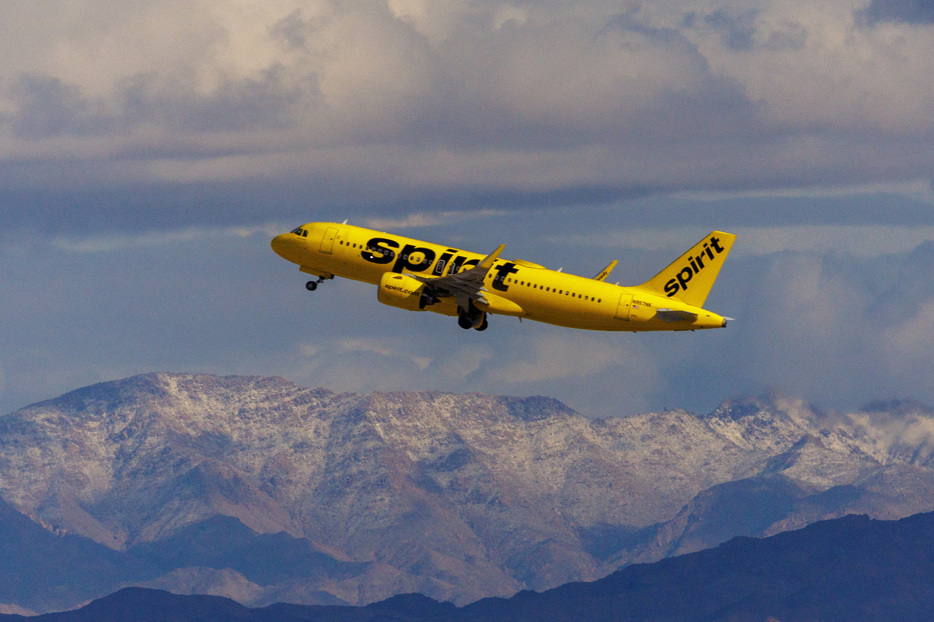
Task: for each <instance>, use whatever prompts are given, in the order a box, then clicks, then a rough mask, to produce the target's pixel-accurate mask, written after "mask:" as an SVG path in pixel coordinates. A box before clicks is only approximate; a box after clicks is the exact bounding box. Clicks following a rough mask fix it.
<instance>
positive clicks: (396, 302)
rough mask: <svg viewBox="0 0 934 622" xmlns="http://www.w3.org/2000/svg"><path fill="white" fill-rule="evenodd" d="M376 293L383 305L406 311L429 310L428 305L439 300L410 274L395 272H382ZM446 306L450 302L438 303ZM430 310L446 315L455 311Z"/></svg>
mask: <svg viewBox="0 0 934 622" xmlns="http://www.w3.org/2000/svg"><path fill="white" fill-rule="evenodd" d="M376 295H377V298H378V300H379V301H380V302H381V303H383V304H384V305H389V306H390V307H399V308H400V309H405V310H407V311H426V310H429V309H428V307H430V306H432V305H434V304H437V303H439V302H441V300H440V299H439V298H437V297H436V296H434V295H433V294H432V292H431V289H430V288H428V287H426V285H425V284H424V283H422V282H420V281H417V280H415V279H413V278H412V277H410V276H406V275H404V274H398V273H396V272H385V273H383V276H381V277H380V279H379V289H378V290H377V293H376ZM447 306H451V304H450V303H448V304H442V305H440V307H447ZM430 310H431V311H438V312H441V313H446V315H453V314H455V313H456V309H454V313H450V312H448V311H449V310H448V309H441V308H435V309H430Z"/></svg>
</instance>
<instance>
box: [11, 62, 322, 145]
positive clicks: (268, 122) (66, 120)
mask: <svg viewBox="0 0 934 622" xmlns="http://www.w3.org/2000/svg"><path fill="white" fill-rule="evenodd" d="M315 92H316V85H315V83H314V80H313V77H312V78H309V79H308V80H306V82H305V83H303V84H288V83H287V82H286V81H285V80H284V79H283V76H282V69H281V67H272V68H270V69H268V70H266V71H263V72H262V73H261V75H260V77H259V78H258V79H251V78H247V79H243V80H239V81H227V82H224V83H222V84H220V85H219V86H218V87H217V88H216V89H214V90H213V92H211V93H209V94H205V95H201V94H198V93H195V92H193V91H190V90H179V89H178V88H177V87H174V86H173V85H172V84H171V83H169V82H168V81H166V80H165V79H163V78H160V77H159V76H158V75H157V74H155V73H146V74H138V75H135V76H132V77H129V78H125V79H123V80H120V81H119V82H118V83H117V85H116V95H115V97H114V98H113V101H112V102H109V103H108V102H104V101H103V100H101V99H99V98H98V99H96V100H95V99H92V98H89V97H87V96H85V95H84V94H83V93H82V91H81V88H80V86H78V85H74V84H65V83H63V82H62V81H61V80H59V79H58V78H55V77H52V76H46V75H24V76H21V77H20V78H19V79H17V81H16V83H15V85H14V87H13V89H12V94H13V101H14V106H15V110H14V111H13V112H12V113H10V114H9V115H8V122H9V123H10V124H11V125H12V127H13V130H14V132H15V134H16V136H18V137H19V138H22V139H24V140H39V139H43V138H50V137H56V136H67V135H73V136H88V135H104V134H107V133H112V132H117V133H126V132H131V131H133V130H135V129H137V128H139V127H140V126H144V125H152V124H155V125H157V126H161V127H162V128H163V129H164V130H168V131H173V132H197V133H202V132H207V133H210V132H222V131H244V130H251V129H274V128H282V127H284V126H285V125H286V124H287V123H289V122H291V121H294V117H293V112H294V111H295V109H296V107H297V106H298V105H299V103H304V104H305V105H313V104H314V97H315V94H316V93H315ZM191 155H194V154H191Z"/></svg>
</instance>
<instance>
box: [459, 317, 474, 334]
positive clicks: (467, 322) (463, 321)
mask: <svg viewBox="0 0 934 622" xmlns="http://www.w3.org/2000/svg"><path fill="white" fill-rule="evenodd" d="M457 325H458V326H460V327H461V328H463V329H464V330H468V329H470V328H473V322H472V321H471V319H470V318H469V317H467V314H466V313H461V314H460V315H458V316H457Z"/></svg>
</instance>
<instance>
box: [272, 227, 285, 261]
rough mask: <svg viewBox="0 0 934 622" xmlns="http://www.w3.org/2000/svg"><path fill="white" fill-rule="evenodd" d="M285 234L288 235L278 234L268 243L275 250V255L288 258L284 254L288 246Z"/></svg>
mask: <svg viewBox="0 0 934 622" xmlns="http://www.w3.org/2000/svg"><path fill="white" fill-rule="evenodd" d="M286 236H288V234H287V233H282V234H279V235H277V236H276V237H274V238H273V239H272V242H270V243H269V245H270V246H272V250H274V251H275V252H276V255H279V257H282V258H283V259H288V258H287V257H286V256H285V249H286V247H287V246H288V243H287V242H286Z"/></svg>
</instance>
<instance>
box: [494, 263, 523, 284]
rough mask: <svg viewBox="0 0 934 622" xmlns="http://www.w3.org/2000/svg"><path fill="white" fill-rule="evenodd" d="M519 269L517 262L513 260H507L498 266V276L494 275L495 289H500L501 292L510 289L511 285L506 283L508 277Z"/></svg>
mask: <svg viewBox="0 0 934 622" xmlns="http://www.w3.org/2000/svg"><path fill="white" fill-rule="evenodd" d="M518 271H519V269H518V268H516V264H514V263H513V262H511V261H507V262H506V263H504V264H503V265H501V266H499V267H498V268H496V276H495V277H493V289H498V290H499V291H501V292H504V291H506V290H508V289H509V286H508V285H506V283H505V281H506V277H508V276H509V275H510V274H515V273H516V272H518Z"/></svg>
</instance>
